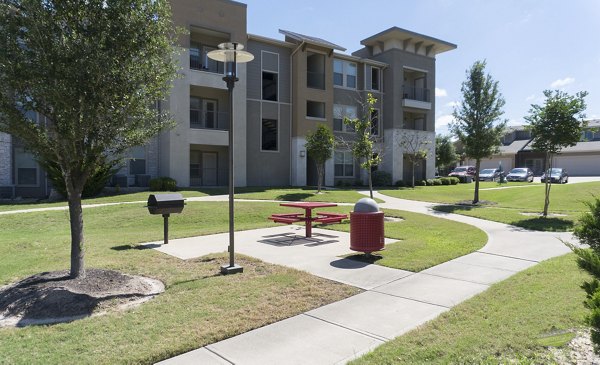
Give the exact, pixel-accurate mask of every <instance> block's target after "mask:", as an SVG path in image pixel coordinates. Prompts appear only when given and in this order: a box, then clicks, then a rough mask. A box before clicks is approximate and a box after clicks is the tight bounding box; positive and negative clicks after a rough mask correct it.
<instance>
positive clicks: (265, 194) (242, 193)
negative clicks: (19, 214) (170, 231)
mask: <svg viewBox="0 0 600 365" xmlns="http://www.w3.org/2000/svg"><path fill="white" fill-rule="evenodd" d="M235 192H236V194H235V198H236V199H255V200H291V201H318V202H334V203H356V202H357V201H358V200H359V199H361V198H364V197H365V196H364V195H362V194H359V193H358V192H357V191H356V190H353V189H336V190H322V192H321V194H316V189H315V188H264V187H246V188H236V189H235ZM164 193H168V192H151V191H141V192H136V193H123V194H111V195H107V196H102V197H98V198H89V199H84V200H83V202H82V203H83V204H103V203H119V202H136V201H144V202H145V201H147V200H148V195H150V194H164ZM178 193H181V194H182V195H183V197H184V198H192V197H202V196H207V195H224V194H227V188H206V189H197V190H192V189H187V190H180V191H178ZM377 201H379V202H381V200H377ZM67 205H68V204H67V202H66V201H59V202H53V203H48V202H46V201H43V200H42V201H39V202H32V201H31V200H29V199H27V200H23V201H12V200H4V201H1V200H0V212H2V211H10V210H22V209H35V208H50V207H66V206H67Z"/></svg>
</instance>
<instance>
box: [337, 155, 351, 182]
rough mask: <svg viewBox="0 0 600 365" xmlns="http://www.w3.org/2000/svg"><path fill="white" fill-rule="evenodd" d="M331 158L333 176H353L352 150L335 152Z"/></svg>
mask: <svg viewBox="0 0 600 365" xmlns="http://www.w3.org/2000/svg"><path fill="white" fill-rule="evenodd" d="M333 160H334V175H335V176H337V177H354V160H353V159H352V152H350V151H342V152H335V153H334V155H333Z"/></svg>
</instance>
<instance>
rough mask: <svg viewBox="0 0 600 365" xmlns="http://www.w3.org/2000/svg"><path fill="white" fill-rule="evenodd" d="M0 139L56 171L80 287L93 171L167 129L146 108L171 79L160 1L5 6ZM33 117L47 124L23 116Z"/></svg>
mask: <svg viewBox="0 0 600 365" xmlns="http://www.w3.org/2000/svg"><path fill="white" fill-rule="evenodd" d="M0 33H2V37H1V40H0V131H2V132H6V133H10V134H12V135H13V136H16V137H18V138H19V139H20V140H21V141H22V142H23V143H24V144H25V146H26V148H27V149H28V150H29V151H30V152H31V153H32V154H33V155H34V156H35V158H36V159H37V160H38V161H40V162H42V164H49V163H53V164H56V165H58V167H59V168H60V170H61V173H62V177H63V179H64V182H65V186H66V191H67V200H68V203H69V219H70V228H71V270H70V276H71V278H77V277H85V267H84V242H85V240H84V230H83V212H82V209H81V196H82V192H83V187H84V186H85V183H86V181H87V180H88V179H89V178H90V175H91V174H93V173H94V172H95V171H96V170H97V167H98V166H99V165H102V164H103V163H105V162H106V161H109V160H111V159H114V158H118V156H120V155H121V154H122V153H123V152H124V151H125V150H127V149H128V148H130V147H132V146H136V145H141V144H144V143H146V142H147V141H148V140H149V138H151V137H152V136H154V135H156V134H157V133H158V132H159V131H161V130H163V129H164V128H166V127H168V126H170V125H171V124H172V121H171V120H170V118H169V117H168V115H167V114H166V113H162V112H160V110H159V108H155V107H153V103H155V101H157V100H162V99H164V98H165V97H166V96H167V95H168V91H169V89H170V87H171V83H172V80H173V79H174V78H175V76H176V73H177V63H176V61H175V58H174V57H173V52H174V51H175V42H176V39H177V36H178V34H177V31H176V30H175V28H173V24H172V15H171V9H170V5H169V3H168V1H167V0H126V1H106V0H89V1H58V0H5V1H3V2H2V4H1V5H0ZM25 111H33V112H37V113H39V114H40V115H43V116H45V117H46V118H47V120H48V122H46V123H40V124H37V123H35V122H33V121H32V120H30V119H28V118H27V117H26V116H25Z"/></svg>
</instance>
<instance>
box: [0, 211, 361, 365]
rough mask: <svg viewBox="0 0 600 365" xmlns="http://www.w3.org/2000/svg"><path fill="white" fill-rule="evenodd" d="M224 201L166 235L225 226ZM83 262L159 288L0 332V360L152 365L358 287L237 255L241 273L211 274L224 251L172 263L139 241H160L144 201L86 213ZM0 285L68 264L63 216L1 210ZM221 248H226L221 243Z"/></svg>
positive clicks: (250, 216) (259, 215) (250, 220)
mask: <svg viewBox="0 0 600 365" xmlns="http://www.w3.org/2000/svg"><path fill="white" fill-rule="evenodd" d="M284 209H286V208H283V207H279V206H278V205H277V204H273V203H239V204H237V205H236V215H237V216H236V223H237V225H236V227H237V228H238V229H249V228H256V227H265V226H269V225H273V223H271V222H269V221H268V220H267V219H266V217H265V214H267V212H269V213H270V212H276V211H284ZM226 212H227V204H223V203H210V202H206V203H205V202H203V203H189V204H188V205H187V206H186V208H185V209H184V213H182V214H180V215H173V216H172V218H171V227H170V228H171V230H170V234H171V237H173V238H175V237H182V236H190V235H197V234H208V233H215V232H224V231H226V230H227V222H228V219H227V214H226ZM84 219H85V224H86V231H85V232H86V242H87V243H86V264H87V266H88V267H99V268H108V269H114V270H119V271H121V272H125V273H129V274H137V275H144V276H148V277H153V278H157V279H159V280H161V281H163V282H164V283H165V286H166V291H165V292H164V293H163V294H161V295H159V296H158V297H156V298H155V299H153V300H151V301H149V302H147V303H145V304H143V305H142V306H140V307H138V308H135V309H131V310H127V311H121V312H115V313H111V314H108V315H103V316H97V317H90V318H86V319H83V320H79V321H74V322H71V323H65V324H56V325H46V326H32V327H26V328H3V329H0V354H2V355H0V364H151V363H154V362H156V361H159V360H162V359H165V358H168V357H172V356H174V355H177V354H181V353H184V352H186V351H189V350H192V349H195V348H198V347H201V346H204V345H206V344H210V343H214V342H216V341H219V340H221V339H225V338H228V337H231V336H234V335H237V334H240V333H243V332H246V331H249V330H251V329H253V328H257V327H261V326H264V325H266V324H268V323H272V322H275V321H278V320H281V319H284V318H288V317H290V316H293V315H296V314H299V313H302V312H304V311H307V310H310V309H312V308H315V307H318V306H321V305H324V304H327V303H330V302H333V301H337V300H341V299H343V298H345V297H348V296H350V295H353V294H356V293H357V292H358V289H356V288H352V287H349V286H346V285H342V284H338V283H334V282H331V281H328V280H325V279H321V278H317V277H314V276H312V275H309V274H307V273H305V272H300V271H297V270H294V269H289V268H284V267H281V266H277V265H271V264H266V263H263V262H260V261H258V260H255V259H251V258H248V257H244V256H239V257H238V258H237V260H236V262H237V263H239V264H241V265H242V266H243V267H244V273H243V274H239V275H232V276H222V275H220V274H219V267H220V265H221V264H224V263H226V262H227V256H226V254H225V253H223V254H214V255H209V256H205V257H202V258H199V259H194V260H187V261H183V260H179V259H177V258H174V257H171V256H168V255H165V254H162V253H160V252H157V251H155V250H151V249H142V247H141V246H137V245H135V243H137V242H145V241H153V240H160V239H161V237H162V217H160V216H151V215H149V214H148V212H147V210H146V209H145V208H144V207H143V205H142V204H140V205H139V206H135V205H118V206H109V207H102V208H95V209H90V210H86V211H85V213H84ZM0 227H2V235H0V285H3V284H8V283H10V282H13V281H15V280H17V279H21V278H23V277H26V276H29V275H31V274H34V273H38V272H43V271H54V270H62V269H65V268H67V266H68V264H69V251H70V236H69V223H68V215H67V214H66V212H56V211H54V212H37V213H23V214H13V215H5V216H0ZM223 249H224V250H225V249H226V248H225V247H224V248H223Z"/></svg>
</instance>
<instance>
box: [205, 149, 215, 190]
mask: <svg viewBox="0 0 600 365" xmlns="http://www.w3.org/2000/svg"><path fill="white" fill-rule="evenodd" d="M202 185H206V186H215V185H217V153H216V152H203V153H202Z"/></svg>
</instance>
